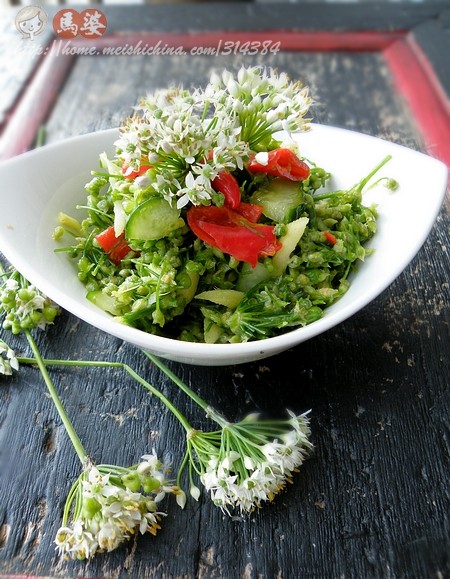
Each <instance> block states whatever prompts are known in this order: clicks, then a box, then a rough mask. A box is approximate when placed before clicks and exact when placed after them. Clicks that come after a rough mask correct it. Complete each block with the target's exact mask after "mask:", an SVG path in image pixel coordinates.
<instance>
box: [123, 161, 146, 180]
mask: <svg viewBox="0 0 450 579" xmlns="http://www.w3.org/2000/svg"><path fill="white" fill-rule="evenodd" d="M149 169H151V165H141V166H140V167H139V169H138V170H137V171H135V170H134V169H133V168H132V167H130V165H129V164H128V163H124V164H123V165H122V175H123V176H124V177H125V179H136V177H140V176H141V175H143V174H144V173H146V172H147V171H148V170H149Z"/></svg>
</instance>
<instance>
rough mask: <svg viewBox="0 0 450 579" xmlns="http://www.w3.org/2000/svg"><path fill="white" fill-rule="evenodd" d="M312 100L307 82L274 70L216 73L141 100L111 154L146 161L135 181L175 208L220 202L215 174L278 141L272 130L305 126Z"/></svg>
mask: <svg viewBox="0 0 450 579" xmlns="http://www.w3.org/2000/svg"><path fill="white" fill-rule="evenodd" d="M310 104H311V99H310V97H309V94H308V88H306V87H302V85H301V83H300V82H291V81H290V80H289V78H288V76H287V75H286V74H285V73H282V74H280V75H278V74H277V73H276V72H275V71H274V70H273V69H269V70H266V69H264V68H262V67H250V68H244V67H243V68H241V69H240V70H239V72H238V73H237V75H233V74H232V73H231V72H229V71H227V70H226V71H224V72H223V74H222V75H220V76H219V75H218V74H215V73H214V74H212V75H211V78H210V81H209V83H208V84H207V86H206V87H205V88H204V89H196V90H194V91H192V92H190V91H188V90H186V89H183V88H169V89H167V90H159V91H157V92H155V93H154V94H151V95H149V96H147V97H146V98H145V99H143V100H142V101H141V102H140V104H139V106H138V107H136V113H135V114H134V115H133V116H132V117H131V118H129V119H127V121H126V122H125V123H124V124H123V126H122V127H121V129H120V133H121V134H120V138H119V139H118V140H117V141H116V143H115V146H116V158H117V159H118V160H119V161H120V163H121V164H122V166H127V167H130V168H131V170H134V171H139V169H140V167H141V166H146V167H150V169H149V170H148V173H147V175H145V176H144V177H143V178H139V179H141V180H140V182H139V184H140V186H142V187H149V186H150V187H151V188H152V189H153V191H154V192H155V193H158V194H160V195H162V196H163V197H164V198H165V199H166V200H167V201H168V202H169V203H171V204H173V205H175V204H176V205H177V207H178V208H181V207H184V206H185V205H187V204H189V203H192V204H193V205H201V204H206V205H209V204H210V203H211V202H214V203H215V204H218V205H220V203H221V202H223V200H222V199H221V196H220V195H218V194H217V193H216V192H215V191H214V189H213V188H212V185H211V181H212V180H213V179H214V178H215V177H216V176H217V175H218V173H219V172H220V171H222V170H227V171H234V170H236V169H242V168H243V166H244V163H245V162H247V161H248V160H249V156H250V154H251V153H257V152H258V151H267V150H270V149H271V148H274V147H275V146H277V143H276V141H275V140H274V133H275V132H277V131H280V130H284V131H287V133H288V134H290V133H295V132H298V131H302V130H306V129H307V128H308V124H309V119H306V118H305V115H306V114H307V112H308V109H309V106H310Z"/></svg>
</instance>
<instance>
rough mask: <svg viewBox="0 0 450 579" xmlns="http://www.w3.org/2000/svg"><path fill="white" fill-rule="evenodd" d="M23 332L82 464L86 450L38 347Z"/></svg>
mask: <svg viewBox="0 0 450 579" xmlns="http://www.w3.org/2000/svg"><path fill="white" fill-rule="evenodd" d="M24 332H25V335H26V337H27V339H28V343H29V344H30V346H31V349H32V350H33V354H34V356H35V360H34V363H36V364H37V365H38V367H39V370H40V372H41V375H42V378H43V379H44V381H45V383H46V385H47V388H48V391H49V393H50V396H51V398H52V400H53V403H54V405H55V407H56V410H57V411H58V414H59V416H60V418H61V420H62V421H63V424H64V426H65V428H66V431H67V434H68V435H69V438H70V440H71V441H72V444H73V447H74V449H75V451H76V453H77V455H78V458H79V459H80V461H81V464H82V465H83V466H84V465H85V463H86V459H87V456H88V455H87V452H86V450H85V449H84V446H83V444H82V443H81V440H80V439H79V438H78V435H77V433H76V432H75V429H74V427H73V425H72V423H71V421H70V419H69V417H68V416H67V413H66V411H65V409H64V406H63V405H62V403H61V400H60V398H59V396H58V394H57V392H56V389H55V386H54V384H53V382H52V380H51V378H50V376H49V374H48V372H47V368H46V364H45V362H44V360H43V359H42V356H41V354H40V352H39V348H38V347H37V345H36V342H35V341H34V338H33V336H32V335H31V333H30V332H29V330H24ZM19 363H20V362H19Z"/></svg>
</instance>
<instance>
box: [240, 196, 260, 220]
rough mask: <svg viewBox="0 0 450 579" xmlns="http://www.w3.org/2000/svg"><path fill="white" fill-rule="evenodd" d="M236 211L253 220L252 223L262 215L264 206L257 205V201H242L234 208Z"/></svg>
mask: <svg viewBox="0 0 450 579" xmlns="http://www.w3.org/2000/svg"><path fill="white" fill-rule="evenodd" d="M234 211H236V213H239V215H242V217H245V219H248V221H251V222H252V223H257V221H258V220H259V218H260V217H261V215H262V212H263V206H262V205H256V203H244V202H243V201H241V202H240V203H239V205H238V206H237V207H236V208H235V209H234Z"/></svg>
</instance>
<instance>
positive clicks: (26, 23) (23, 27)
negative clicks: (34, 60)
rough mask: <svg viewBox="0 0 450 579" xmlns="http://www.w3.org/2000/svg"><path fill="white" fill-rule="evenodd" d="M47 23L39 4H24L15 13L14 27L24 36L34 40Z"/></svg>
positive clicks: (45, 15)
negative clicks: (23, 6) (24, 5)
mask: <svg viewBox="0 0 450 579" xmlns="http://www.w3.org/2000/svg"><path fill="white" fill-rule="evenodd" d="M46 24H47V14H46V13H45V12H44V11H43V10H42V8H40V7H39V6H26V7H25V8H22V10H20V11H19V12H18V13H17V16H16V28H17V30H18V31H19V32H21V33H22V34H23V37H24V38H29V39H30V40H34V37H35V36H37V35H38V34H40V33H41V32H42V31H43V30H44V28H45V25H46Z"/></svg>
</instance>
